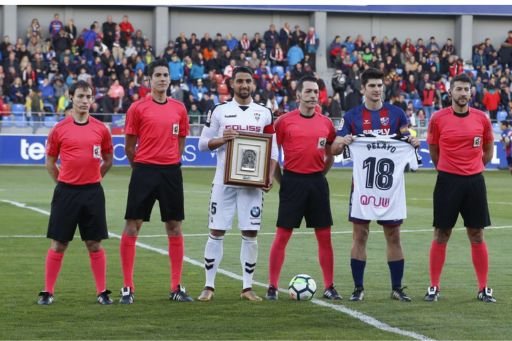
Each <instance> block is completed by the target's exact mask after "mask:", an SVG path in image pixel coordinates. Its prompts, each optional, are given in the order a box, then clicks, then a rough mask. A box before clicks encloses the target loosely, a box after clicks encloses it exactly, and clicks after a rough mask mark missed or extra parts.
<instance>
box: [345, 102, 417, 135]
mask: <svg viewBox="0 0 512 341" xmlns="http://www.w3.org/2000/svg"><path fill="white" fill-rule="evenodd" d="M407 126H408V120H407V116H406V115H405V112H404V111H403V110H402V109H400V108H399V107H397V106H395V105H392V104H389V103H384V104H383V105H382V107H381V108H380V109H378V110H369V109H368V108H366V107H365V105H364V104H361V105H359V106H357V107H355V108H353V109H351V110H349V111H347V113H346V114H345V115H344V116H343V119H342V120H341V122H340V125H339V127H338V131H337V133H336V135H338V136H345V135H349V134H352V135H358V134H369V135H393V134H399V135H408V134H409V129H408V128H407Z"/></svg>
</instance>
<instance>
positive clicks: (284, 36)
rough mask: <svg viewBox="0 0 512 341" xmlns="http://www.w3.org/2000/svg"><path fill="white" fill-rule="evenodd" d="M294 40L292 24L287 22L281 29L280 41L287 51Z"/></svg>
mask: <svg viewBox="0 0 512 341" xmlns="http://www.w3.org/2000/svg"><path fill="white" fill-rule="evenodd" d="M291 42H292V29H291V27H290V24H289V23H287V22H285V23H284V25H283V27H282V28H281V29H280V30H279V43H280V44H281V47H282V48H283V50H284V51H285V53H286V52H287V51H288V48H289V47H290V44H291Z"/></svg>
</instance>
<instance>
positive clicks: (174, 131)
mask: <svg viewBox="0 0 512 341" xmlns="http://www.w3.org/2000/svg"><path fill="white" fill-rule="evenodd" d="M179 132H180V125H179V124H178V123H174V124H173V125H172V134H173V135H178V133H179Z"/></svg>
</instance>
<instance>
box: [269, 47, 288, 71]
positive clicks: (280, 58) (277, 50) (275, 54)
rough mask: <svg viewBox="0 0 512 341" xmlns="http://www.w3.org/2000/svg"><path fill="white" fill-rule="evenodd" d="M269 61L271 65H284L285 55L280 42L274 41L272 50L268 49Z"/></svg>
mask: <svg viewBox="0 0 512 341" xmlns="http://www.w3.org/2000/svg"><path fill="white" fill-rule="evenodd" d="M269 58H270V63H271V66H272V67H274V66H284V65H285V62H286V57H285V54H284V51H283V49H282V47H281V44H279V43H276V44H275V46H274V48H273V49H272V51H270V55H269Z"/></svg>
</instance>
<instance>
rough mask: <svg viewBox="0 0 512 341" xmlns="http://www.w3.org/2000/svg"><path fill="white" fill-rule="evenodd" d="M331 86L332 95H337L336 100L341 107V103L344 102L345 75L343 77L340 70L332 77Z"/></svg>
mask: <svg viewBox="0 0 512 341" xmlns="http://www.w3.org/2000/svg"><path fill="white" fill-rule="evenodd" d="M331 86H332V90H333V91H334V94H335V95H336V94H337V95H338V100H339V102H340V104H341V105H342V107H343V104H342V103H343V101H344V100H345V90H346V89H347V75H345V74H344V73H343V72H342V71H341V70H340V69H337V70H336V72H334V74H333V75H332V79H331Z"/></svg>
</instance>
